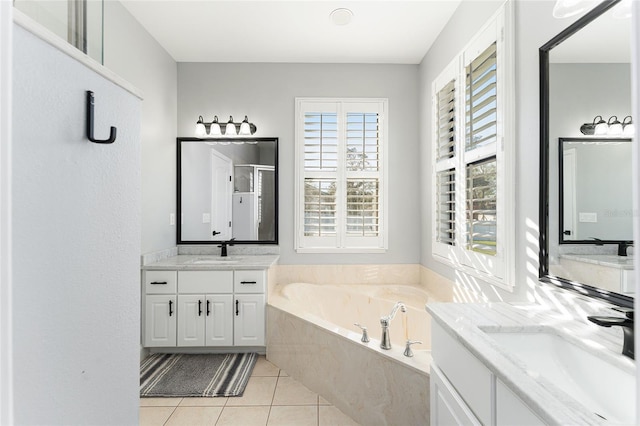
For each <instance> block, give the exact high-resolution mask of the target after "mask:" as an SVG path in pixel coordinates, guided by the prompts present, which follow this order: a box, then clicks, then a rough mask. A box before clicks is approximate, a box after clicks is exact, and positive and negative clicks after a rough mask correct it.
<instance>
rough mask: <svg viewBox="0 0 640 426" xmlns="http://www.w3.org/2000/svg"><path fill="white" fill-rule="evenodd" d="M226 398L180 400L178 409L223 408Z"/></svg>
mask: <svg viewBox="0 0 640 426" xmlns="http://www.w3.org/2000/svg"><path fill="white" fill-rule="evenodd" d="M227 399H229V398H227V397H221V396H217V397H215V398H208V397H195V398H182V402H181V403H180V405H179V407H224V406H225V404H226V403H227Z"/></svg>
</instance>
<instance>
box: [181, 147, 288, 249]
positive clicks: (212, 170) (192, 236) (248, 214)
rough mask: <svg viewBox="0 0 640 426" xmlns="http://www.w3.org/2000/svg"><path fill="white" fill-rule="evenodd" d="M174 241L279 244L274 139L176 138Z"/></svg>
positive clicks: (276, 165) (276, 164)
mask: <svg viewBox="0 0 640 426" xmlns="http://www.w3.org/2000/svg"><path fill="white" fill-rule="evenodd" d="M177 145H178V152H177V160H178V164H177V183H178V186H177V195H178V200H177V212H178V218H180V220H179V221H178V226H177V241H178V244H217V243H219V242H221V241H228V240H230V239H232V238H234V239H235V243H236V244H277V243H278V139H277V138H217V139H197V138H178V139H177Z"/></svg>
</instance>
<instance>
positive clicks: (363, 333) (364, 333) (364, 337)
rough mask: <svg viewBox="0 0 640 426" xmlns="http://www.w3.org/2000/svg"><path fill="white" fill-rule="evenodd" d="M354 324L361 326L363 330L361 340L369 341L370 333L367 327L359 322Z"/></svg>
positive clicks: (363, 341)
mask: <svg viewBox="0 0 640 426" xmlns="http://www.w3.org/2000/svg"><path fill="white" fill-rule="evenodd" d="M353 325H355V326H356V327H360V329H361V330H362V338H361V339H360V341H361V342H362V343H369V334H368V333H367V327H364V326H361V325H360V324H359V323H357V322H356V323H354V324H353Z"/></svg>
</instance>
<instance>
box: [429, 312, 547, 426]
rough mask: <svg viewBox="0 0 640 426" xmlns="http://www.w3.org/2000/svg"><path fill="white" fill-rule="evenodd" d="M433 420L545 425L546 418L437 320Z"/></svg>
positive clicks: (443, 425)
mask: <svg viewBox="0 0 640 426" xmlns="http://www.w3.org/2000/svg"><path fill="white" fill-rule="evenodd" d="M431 327H432V330H431V333H432V335H431V339H432V345H431V347H432V355H433V364H432V366H431V424H432V425H439V426H449V425H497V426H509V425H516V424H517V425H519V426H528V425H544V422H543V421H542V420H540V419H539V418H538V416H536V414H535V413H534V412H533V411H532V410H531V409H530V408H529V407H528V406H527V405H526V404H525V403H524V402H522V401H521V400H520V399H519V398H518V397H517V396H516V395H515V394H514V393H513V392H512V391H511V390H510V389H509V388H508V387H507V386H506V385H505V384H504V383H502V382H501V381H500V380H499V379H497V378H496V377H495V375H494V374H493V373H492V372H491V371H490V370H489V369H488V368H487V367H486V366H485V365H484V364H483V363H482V362H481V361H480V360H478V359H477V358H476V357H475V356H474V355H473V354H472V353H471V352H470V351H469V350H467V349H466V348H465V347H464V346H463V345H462V344H461V343H459V342H458V341H457V340H456V339H455V338H453V337H452V336H450V335H449V334H448V333H447V332H446V331H445V330H444V329H443V328H442V327H441V326H440V325H439V324H438V323H437V322H436V321H432V323H431Z"/></svg>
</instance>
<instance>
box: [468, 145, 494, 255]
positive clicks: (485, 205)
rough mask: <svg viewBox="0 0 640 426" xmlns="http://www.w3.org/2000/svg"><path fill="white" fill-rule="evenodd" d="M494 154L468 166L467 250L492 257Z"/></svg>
mask: <svg viewBox="0 0 640 426" xmlns="http://www.w3.org/2000/svg"><path fill="white" fill-rule="evenodd" d="M496 165H497V162H496V159H495V157H493V158H490V159H488V160H484V161H481V162H478V163H473V164H469V165H467V222H468V223H469V232H468V235H467V249H469V250H473V251H476V252H479V253H484V254H488V255H492V256H495V254H496V231H497V214H496V205H497V196H496V193H497V191H496V178H497V174H496Z"/></svg>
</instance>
